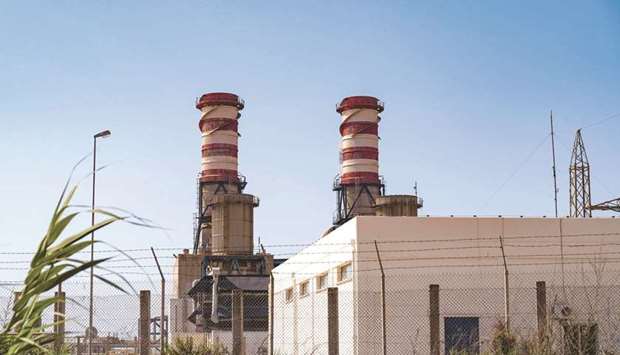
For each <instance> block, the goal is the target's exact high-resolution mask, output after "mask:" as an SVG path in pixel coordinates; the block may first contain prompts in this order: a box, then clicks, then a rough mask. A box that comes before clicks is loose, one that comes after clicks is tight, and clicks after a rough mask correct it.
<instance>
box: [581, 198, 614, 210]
mask: <svg viewBox="0 0 620 355" xmlns="http://www.w3.org/2000/svg"><path fill="white" fill-rule="evenodd" d="M589 210H590V211H595V210H596V211H614V212H618V213H620V197H619V198H616V199H613V200H609V201H605V202H601V203H597V204H596V205H592V206H590V207H589Z"/></svg>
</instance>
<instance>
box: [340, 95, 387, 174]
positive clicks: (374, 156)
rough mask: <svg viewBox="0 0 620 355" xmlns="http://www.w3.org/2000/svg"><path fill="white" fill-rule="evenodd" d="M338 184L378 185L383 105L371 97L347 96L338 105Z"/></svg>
mask: <svg viewBox="0 0 620 355" xmlns="http://www.w3.org/2000/svg"><path fill="white" fill-rule="evenodd" d="M336 111H337V112H338V113H339V114H340V116H341V119H342V122H341V124H340V135H341V136H342V143H341V151H340V157H341V172H340V183H341V184H342V185H355V184H379V137H378V130H379V119H380V118H379V113H380V112H382V111H383V103H382V102H381V101H379V100H378V99H377V98H376V97H372V96H351V97H347V98H345V99H343V100H342V102H340V104H339V105H338V108H337V109H336Z"/></svg>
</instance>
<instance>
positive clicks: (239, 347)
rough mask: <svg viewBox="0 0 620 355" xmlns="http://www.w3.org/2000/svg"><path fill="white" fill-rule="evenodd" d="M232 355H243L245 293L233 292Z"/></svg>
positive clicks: (240, 291)
mask: <svg viewBox="0 0 620 355" xmlns="http://www.w3.org/2000/svg"><path fill="white" fill-rule="evenodd" d="M232 335H233V351H232V355H243V353H244V351H243V291H242V290H233V291H232Z"/></svg>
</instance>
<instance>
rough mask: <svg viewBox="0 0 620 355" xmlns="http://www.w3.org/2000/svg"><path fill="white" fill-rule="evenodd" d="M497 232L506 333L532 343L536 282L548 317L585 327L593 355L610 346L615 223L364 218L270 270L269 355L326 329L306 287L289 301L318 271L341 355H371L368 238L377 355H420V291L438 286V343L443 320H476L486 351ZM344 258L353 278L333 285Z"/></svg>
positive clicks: (424, 295) (293, 349) (493, 313)
mask: <svg viewBox="0 0 620 355" xmlns="http://www.w3.org/2000/svg"><path fill="white" fill-rule="evenodd" d="M560 229H561V230H562V236H563V237H562V238H560V237H559V236H560ZM500 235H502V236H503V238H504V244H505V253H506V257H507V263H508V269H509V272H510V277H509V281H510V299H511V319H512V320H511V325H512V329H513V331H514V332H515V333H518V334H520V335H522V336H523V337H531V336H533V335H534V333H535V331H536V326H537V323H536V290H535V284H536V281H545V282H546V283H547V287H548V289H547V308H548V309H549V312H550V313H551V312H552V310H553V308H554V307H555V306H557V305H558V304H559V303H561V302H566V303H568V304H570V306H571V308H572V309H573V315H572V317H573V319H574V320H575V321H585V320H587V319H588V318H589V319H591V320H593V321H595V322H597V323H598V325H599V330H600V331H599V345H600V347H601V349H616V350H617V349H618V348H620V344H619V343H618V339H617V337H616V336H615V333H616V331H615V329H616V328H617V326H618V325H620V316H616V315H617V314H616V313H617V312H615V311H613V312H610V311H609V310H611V309H620V292H619V291H620V287H618V285H620V280H619V279H618V277H617V276H616V275H618V271H620V264H619V262H620V258H618V256H619V255H620V241H618V239H619V238H620V220H619V219H612V218H592V219H550V218H437V217H432V218H415V217H371V216H368V217H366V216H364V217H357V218H356V219H354V220H352V221H349V222H348V223H346V224H345V225H343V226H342V227H340V228H338V229H336V230H335V231H333V232H332V233H330V234H329V235H327V236H325V237H324V238H322V239H320V240H319V241H317V242H316V243H314V244H313V245H312V246H310V247H308V248H305V249H304V250H302V251H301V252H300V253H299V254H298V255H296V256H295V257H293V258H291V259H289V261H287V262H286V263H284V264H283V265H281V266H279V267H278V268H276V269H274V276H275V284H274V285H275V287H274V288H275V292H276V295H275V303H274V305H275V322H274V323H275V324H274V329H275V330H276V331H275V333H274V344H275V349H276V350H278V349H280V350H282V353H285V354H304V353H307V352H308V351H307V349H308V346H306V345H305V344H304V342H305V341H307V339H311V340H310V342H311V344H314V345H317V344H320V343H321V342H322V341H323V339H324V337H326V334H327V330H326V329H325V325H324V324H323V323H322V322H323V320H325V323H326V319H327V307H326V306H325V307H322V306H319V304H320V302H323V300H322V298H321V291H319V292H318V293H317V292H316V290H315V289H314V287H315V284H314V283H312V282H311V283H310V285H311V290H310V292H313V296H312V297H301V298H300V297H299V295H298V291H299V290H298V285H299V284H300V283H301V282H303V280H305V279H315V277H316V276H317V275H319V274H321V273H323V272H328V273H329V285H330V286H337V287H338V288H339V293H340V294H339V299H340V307H339V310H340V314H339V315H340V332H339V333H340V344H341V347H340V351H341V353H343V354H344V353H347V354H349V353H356V354H376V353H380V349H381V348H380V347H381V318H380V317H381V316H380V315H381V298H380V271H379V264H378V260H377V255H376V250H375V246H374V241H375V240H376V241H377V242H378V245H379V250H380V253H381V258H382V261H383V264H384V269H385V273H386V289H387V292H386V304H387V307H386V313H387V319H388V322H387V343H388V353H390V354H396V353H412V352H414V351H415V352H416V353H421V354H426V353H429V351H430V349H429V318H428V313H429V293H428V287H429V285H430V284H438V285H439V286H440V340H441V341H442V342H443V340H444V329H443V327H444V320H445V318H446V317H451V316H459V317H463V316H471V317H478V318H479V322H480V323H479V327H480V340H481V346H482V348H483V349H485V348H488V346H489V343H490V340H491V334H492V332H493V328H494V326H495V325H496V324H497V322H498V321H499V320H501V319H502V318H503V310H504V308H503V307H504V291H503V287H504V281H503V273H504V269H503V261H502V257H501V248H500V247H499V246H500V242H499V236H500ZM351 241H355V242H354V245H350V243H351ZM562 249H563V250H564V252H563V257H562V253H561V250H562ZM346 261H352V262H353V269H354V272H353V281H352V282H345V283H341V284H338V282H337V281H336V270H337V266H338V265H341V264H342V263H344V262H346ZM562 261H563V263H562ZM562 265H563V266H562ZM562 269H564V270H563V272H562ZM293 285H295V288H294V290H295V294H294V297H293V299H292V300H291V301H288V302H287V301H286V299H285V290H286V289H287V288H288V287H291V286H293ZM562 285H564V287H562ZM560 301H561V302H560ZM612 313H613V314H612ZM550 317H551V314H550ZM553 326H554V327H555V328H556V329H555V331H556V332H560V331H561V330H560V329H559V325H558V323H557V322H555V323H554V325H553ZM279 347H280V348H279ZM325 352H326V348H324V349H323V348H320V349H318V350H316V351H315V354H322V353H325ZM442 353H443V345H442Z"/></svg>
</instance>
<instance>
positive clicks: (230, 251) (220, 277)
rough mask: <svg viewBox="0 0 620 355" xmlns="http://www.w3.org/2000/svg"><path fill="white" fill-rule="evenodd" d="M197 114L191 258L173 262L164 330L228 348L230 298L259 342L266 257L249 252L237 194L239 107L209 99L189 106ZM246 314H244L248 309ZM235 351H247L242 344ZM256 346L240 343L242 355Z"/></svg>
mask: <svg viewBox="0 0 620 355" xmlns="http://www.w3.org/2000/svg"><path fill="white" fill-rule="evenodd" d="M196 108H197V109H198V110H200V113H201V115H200V121H199V128H200V132H201V135H202V147H201V151H202V164H201V171H200V175H199V178H198V203H197V205H198V212H197V215H196V223H195V232H194V248H193V253H191V254H190V253H189V250H185V251H184V252H183V254H181V255H178V256H177V259H176V263H175V269H174V270H175V271H174V278H175V292H176V295H175V299H173V300H172V304H171V318H172V319H171V323H172V326H171V328H172V329H171V331H172V337H175V336H194V335H196V334H200V335H206V336H207V337H208V338H209V339H210V341H212V342H221V343H223V345H225V346H227V347H228V348H229V349H233V345H234V344H232V343H231V341H232V335H231V334H232V328H233V325H232V323H233V322H232V318H231V317H232V302H231V300H232V299H231V297H232V292H233V290H234V291H240V292H244V291H245V293H244V294H243V296H242V297H243V298H244V300H245V298H247V299H248V300H250V299H251V302H253V303H254V304H255V307H253V308H251V310H252V311H253V314H252V320H253V322H252V324H248V325H246V329H247V331H248V332H254V335H252V336H250V335H248V334H246V337H248V338H252V339H258V340H257V341H258V344H261V342H264V339H265V338H266V334H267V333H266V332H267V288H268V283H269V273H270V271H271V269H272V268H273V257H272V256H271V255H270V254H267V253H266V252H265V251H264V250H263V249H262V248H261V252H259V253H257V254H255V253H254V249H255V248H254V227H253V223H254V213H253V211H254V208H255V207H258V205H259V200H258V198H257V197H256V196H253V195H250V194H246V193H244V192H243V191H244V188H245V187H246V184H247V183H246V179H245V177H244V176H243V175H241V174H239V172H238V161H237V158H238V151H239V149H238V137H239V133H238V126H239V124H238V120H239V118H240V117H241V113H240V111H241V110H243V108H244V102H243V100H242V99H241V98H239V97H238V96H237V95H235V94H230V93H208V94H205V95H202V96H201V97H200V98H199V99H198V100H197V102H196ZM248 309H249V308H248ZM241 346H246V345H245V344H244V345H241ZM253 346H254V348H255V347H257V346H258V345H255V344H254V345H253V344H247V347H248V351H249V350H252V351H255V350H256V349H254V348H253Z"/></svg>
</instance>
